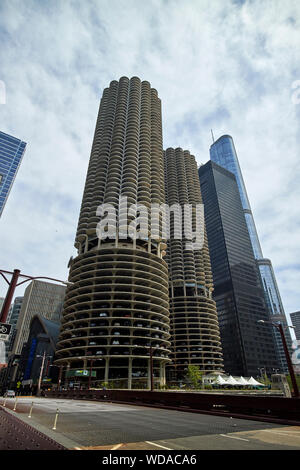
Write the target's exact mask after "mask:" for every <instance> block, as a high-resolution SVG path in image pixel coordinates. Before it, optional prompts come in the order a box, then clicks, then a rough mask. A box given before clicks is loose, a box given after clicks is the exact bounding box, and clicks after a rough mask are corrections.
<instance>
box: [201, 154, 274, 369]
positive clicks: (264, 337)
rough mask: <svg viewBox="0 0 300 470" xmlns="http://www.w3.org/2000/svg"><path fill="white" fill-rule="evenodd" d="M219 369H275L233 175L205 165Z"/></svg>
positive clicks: (203, 174) (271, 340) (203, 179)
mask: <svg viewBox="0 0 300 470" xmlns="http://www.w3.org/2000/svg"><path fill="white" fill-rule="evenodd" d="M199 178H200V184H201V193H202V198H203V203H204V212H205V223H206V230H207V238H208V246H209V252H210V258H211V266H212V273H213V282H214V294H213V298H214V300H215V302H216V304H217V311H218V316H219V325H220V332H221V340H222V348H223V357H224V368H225V371H226V372H228V373H230V374H232V375H242V376H251V375H253V376H258V375H260V371H259V369H261V368H265V370H266V371H267V373H268V374H272V373H274V371H275V370H276V368H278V361H277V356H276V349H275V342H274V341H275V340H274V334H273V330H272V327H270V328H266V327H264V328H262V327H261V326H260V325H259V324H258V323H257V321H258V320H266V321H267V320H269V313H268V310H267V307H266V304H265V296H264V291H263V287H262V284H261V279H260V275H259V272H258V268H257V264H256V260H255V258H254V254H253V249H252V244H251V240H250V236H249V232H248V228H247V224H246V220H245V217H244V211H243V206H242V204H241V198H240V195H239V189H238V185H237V181H236V179H235V176H234V174H233V173H231V172H229V171H227V170H226V169H224V168H223V167H221V166H219V165H217V164H215V163H214V162H212V161H210V162H208V163H206V164H205V165H202V166H200V168H199Z"/></svg>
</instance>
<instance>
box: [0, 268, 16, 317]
mask: <svg viewBox="0 0 300 470" xmlns="http://www.w3.org/2000/svg"><path fill="white" fill-rule="evenodd" d="M20 272H21V271H20V270H19V269H14V272H13V275H12V278H11V281H10V284H9V288H8V290H7V294H6V297H5V300H4V304H3V306H2V310H1V317H0V322H2V323H5V322H6V319H7V315H8V312H9V307H10V305H11V302H12V298H13V296H14V292H15V288H16V285H17V282H18V279H19V276H20Z"/></svg>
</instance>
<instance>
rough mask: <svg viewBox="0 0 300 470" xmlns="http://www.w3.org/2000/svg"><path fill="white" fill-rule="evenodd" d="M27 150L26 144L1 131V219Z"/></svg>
mask: <svg viewBox="0 0 300 470" xmlns="http://www.w3.org/2000/svg"><path fill="white" fill-rule="evenodd" d="M25 149H26V143H25V142H23V141H22V140H20V139H17V138H16V137H12V136H11V135H8V134H5V133H4V132H1V131H0V217H1V215H2V212H3V209H4V206H5V204H6V201H7V198H8V195H9V193H10V190H11V188H12V185H13V182H14V180H15V177H16V174H17V172H18V169H19V166H20V164H21V160H22V157H23V155H24V152H25Z"/></svg>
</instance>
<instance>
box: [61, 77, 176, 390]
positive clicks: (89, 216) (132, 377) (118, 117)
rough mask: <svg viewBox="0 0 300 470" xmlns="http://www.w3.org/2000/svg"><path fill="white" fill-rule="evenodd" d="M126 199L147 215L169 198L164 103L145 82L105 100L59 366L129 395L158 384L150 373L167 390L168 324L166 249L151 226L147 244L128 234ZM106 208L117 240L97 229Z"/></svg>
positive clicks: (120, 86)
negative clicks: (80, 371) (120, 388)
mask: <svg viewBox="0 0 300 470" xmlns="http://www.w3.org/2000/svg"><path fill="white" fill-rule="evenodd" d="M121 196H122V198H123V199H122V200H120V197H121ZM125 197H126V198H127V204H128V208H130V206H131V205H132V204H139V205H143V206H145V207H146V208H147V209H150V207H151V204H152V203H157V204H161V203H164V199H165V192H164V161H163V148H162V123H161V102H160V99H159V98H158V95H157V91H156V90H155V89H153V88H151V86H150V84H149V82H147V81H142V82H141V80H140V79H139V78H137V77H133V78H131V79H128V78H127V77H122V78H121V79H120V80H119V81H115V80H114V81H112V82H111V83H110V85H109V87H108V88H106V89H105V90H104V92H103V95H102V99H101V102H100V108H99V114H98V119H97V123H96V129H95V134H94V141H93V145H92V150H91V156H90V162H89V167H88V172H87V177H86V184H85V189H84V194H83V200H82V205H81V211H80V216H79V223H78V229H77V234H76V241H75V247H76V248H77V250H78V255H77V257H76V258H74V259H72V260H71V262H70V275H69V281H70V282H72V283H73V284H72V285H70V286H69V287H68V290H67V294H66V299H65V303H64V311H63V320H62V329H61V333H60V337H59V342H58V350H57V359H56V364H57V365H58V366H64V368H66V369H67V373H66V376H67V377H68V376H69V377H70V376H71V374H72V373H73V372H72V371H74V370H76V369H83V370H85V371H87V373H89V372H88V371H89V370H90V368H92V378H93V381H96V382H98V383H99V381H100V382H101V381H105V382H107V381H110V380H114V381H115V382H114V383H116V384H118V386H124V387H128V388H131V387H133V386H136V384H135V383H133V381H134V382H137V381H138V380H139V386H149V385H150V381H151V376H150V374H151V365H152V364H153V374H154V377H155V378H156V380H159V381H160V383H161V384H163V383H164V381H165V365H166V363H167V362H168V361H169V359H168V355H169V345H170V342H169V336H170V335H169V321H170V320H169V298H168V269H167V264H166V262H165V261H164V260H163V255H164V254H165V251H164V249H165V247H166V244H165V242H164V241H163V240H162V239H160V238H155V237H152V236H151V233H150V226H151V224H150V220H149V219H148V221H146V222H145V223H146V229H145V231H144V233H143V234H142V235H141V237H140V238H138V239H134V237H132V236H131V235H132V232H130V230H128V233H127V228H128V225H130V226H131V227H133V225H134V223H135V217H134V213H135V209H134V207H131V209H130V211H128V216H127V213H126V214H125V216H124V211H123V209H124V205H126V201H124V198H125ZM103 204H106V205H108V204H109V205H110V206H109V207H110V208H114V210H115V214H109V215H108V216H107V220H109V221H110V222H111V223H112V225H113V227H116V228H117V233H115V231H114V230H113V231H112V234H111V238H104V237H102V236H101V231H100V229H99V224H100V226H101V224H102V222H103V223H104V221H105V218H104V217H103V213H102V212H101V208H103V206H102V205H103ZM99 207H100V209H99ZM129 212H130V213H129ZM121 214H123V215H121ZM151 220H152V219H151ZM114 223H115V224H114ZM97 227H98V228H97ZM110 228H111V227H109V230H110ZM144 228H145V225H144ZM99 232H100V234H99ZM108 235H109V233H108ZM151 351H152V354H151ZM151 359H152V360H151ZM152 361H153V362H152Z"/></svg>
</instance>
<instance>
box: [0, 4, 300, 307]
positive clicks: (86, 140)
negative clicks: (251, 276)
mask: <svg viewBox="0 0 300 470" xmlns="http://www.w3.org/2000/svg"><path fill="white" fill-rule="evenodd" d="M299 31H300V3H299V1H298V0H285V1H284V2H283V1H281V0H278V1H277V0H257V1H256V0H147V1H146V0H109V1H107V0H44V1H41V0H36V1H34V0H1V1H0V80H1V81H2V82H4V83H5V86H6V104H0V129H1V130H2V131H4V132H7V133H9V134H12V135H14V136H16V137H18V138H20V139H22V140H24V141H26V142H27V143H28V146H27V150H26V153H25V156H24V159H23V162H22V165H21V167H20V170H19V173H18V176H17V179H16V181H15V184H14V187H13V190H12V192H11V194H10V197H9V200H8V203H7V205H6V208H5V210H4V212H3V215H2V217H1V220H0V246H1V249H0V267H1V268H3V269H7V270H13V269H14V268H17V267H18V268H19V269H21V271H22V272H23V273H25V274H31V275H44V276H50V277H55V278H60V279H67V276H68V269H67V263H68V260H69V258H70V256H71V255H74V254H75V250H74V249H73V242H74V237H75V230H76V226H77V219H78V214H79V209H80V203H81V197H82V192H83V186H84V182H85V175H86V170H87V165H88V160H89V154H90V148H91V143H92V138H93V132H94V125H95V121H96V116H97V111H98V105H99V100H100V97H101V94H102V91H103V88H104V87H106V86H108V84H109V83H110V81H111V80H114V79H117V80H118V79H119V78H120V77H121V76H124V75H125V76H128V77H131V76H134V75H136V76H139V77H140V78H141V79H142V80H148V81H150V83H151V85H152V87H154V88H156V89H157V90H158V93H159V96H160V98H161V100H162V109H163V133H164V147H165V148H166V147H168V146H172V147H176V146H180V147H183V148H184V149H188V150H190V151H191V153H193V154H194V155H195V156H196V158H197V161H198V162H199V164H200V163H205V162H207V161H208V159H209V147H210V145H211V143H212V138H211V131H210V129H213V132H214V136H215V138H218V137H219V136H221V135H222V134H224V133H226V134H230V135H231V136H232V137H233V139H234V142H235V146H236V149H237V152H238V156H239V159H240V165H241V168H242V171H243V175H244V180H245V183H246V186H247V190H248V195H249V199H250V203H251V205H252V211H253V213H254V217H255V221H256V225H257V230H258V234H259V237H260V241H261V245H262V249H263V253H264V256H265V257H268V258H270V259H271V260H272V262H273V266H274V269H275V273H276V276H277V281H278V285H279V288H280V291H281V295H282V300H283V304H284V307H285V309H286V311H287V312H292V311H295V310H300V294H299V285H300V215H299V202H300V165H299V159H300V152H299V147H300V132H299V131H300V62H299V50H300V32H299ZM297 81H299V82H298V83H297ZM293 87H294V88H293ZM297 87H298V88H297ZM5 290H6V286H5V285H4V283H3V282H0V296H1V295H2V296H3V295H4V294H5ZM22 292H23V290H22V289H21V288H20V289H19V290H18V291H17V294H18V295H21V294H22Z"/></svg>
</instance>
